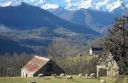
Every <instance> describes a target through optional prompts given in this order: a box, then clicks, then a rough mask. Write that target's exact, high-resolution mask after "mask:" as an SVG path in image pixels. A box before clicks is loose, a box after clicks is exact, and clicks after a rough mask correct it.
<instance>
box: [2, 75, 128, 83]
mask: <svg viewBox="0 0 128 83" xmlns="http://www.w3.org/2000/svg"><path fill="white" fill-rule="evenodd" d="M102 79H105V80H106V83H115V80H116V79H115V78H102ZM30 81H36V83H99V82H100V79H99V80H98V79H86V78H85V77H79V78H77V77H76V76H74V77H73V79H67V80H65V78H55V77H52V76H51V77H41V78H36V77H35V78H20V77H0V83H29V82H30ZM121 83H128V79H126V78H125V79H124V80H123V82H121Z"/></svg>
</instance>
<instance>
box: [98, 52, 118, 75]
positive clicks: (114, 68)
mask: <svg viewBox="0 0 128 83" xmlns="http://www.w3.org/2000/svg"><path fill="white" fill-rule="evenodd" d="M100 60H101V62H100V64H98V65H97V77H104V76H108V77H116V76H118V75H119V66H118V64H117V62H116V61H115V60H114V58H113V56H112V55H111V54H110V55H109V56H108V57H107V58H105V59H100Z"/></svg>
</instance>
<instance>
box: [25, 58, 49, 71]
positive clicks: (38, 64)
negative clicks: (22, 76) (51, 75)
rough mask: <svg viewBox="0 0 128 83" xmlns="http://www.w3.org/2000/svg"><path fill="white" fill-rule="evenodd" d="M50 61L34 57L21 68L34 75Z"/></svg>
mask: <svg viewBox="0 0 128 83" xmlns="http://www.w3.org/2000/svg"><path fill="white" fill-rule="evenodd" d="M49 60H50V59H48V58H45V57H39V56H34V57H33V58H32V59H31V60H30V61H29V62H28V63H27V64H26V65H25V66H24V67H23V68H25V69H26V70H27V71H28V72H31V73H35V72H37V71H38V70H39V69H40V68H42V67H43V66H44V65H45V64H46V63H47V62H48V61H49Z"/></svg>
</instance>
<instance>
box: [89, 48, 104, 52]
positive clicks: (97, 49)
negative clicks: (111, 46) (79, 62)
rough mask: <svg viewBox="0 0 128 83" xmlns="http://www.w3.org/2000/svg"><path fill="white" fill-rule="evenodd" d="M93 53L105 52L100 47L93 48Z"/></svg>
mask: <svg viewBox="0 0 128 83" xmlns="http://www.w3.org/2000/svg"><path fill="white" fill-rule="evenodd" d="M91 49H92V51H103V48H100V47H99V48H98V47H92V48H91Z"/></svg>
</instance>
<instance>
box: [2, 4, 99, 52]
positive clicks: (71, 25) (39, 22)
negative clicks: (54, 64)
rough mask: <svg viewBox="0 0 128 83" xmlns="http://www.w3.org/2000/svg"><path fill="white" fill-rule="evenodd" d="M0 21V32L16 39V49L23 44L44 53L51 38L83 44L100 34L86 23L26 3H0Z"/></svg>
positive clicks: (11, 38)
mask: <svg viewBox="0 0 128 83" xmlns="http://www.w3.org/2000/svg"><path fill="white" fill-rule="evenodd" d="M0 25H1V27H0V35H4V36H6V37H8V38H10V40H13V41H15V42H17V43H18V44H19V46H18V48H19V49H21V47H20V46H25V47H27V48H29V49H32V50H33V51H32V52H33V53H41V52H42V53H45V52H46V49H47V47H48V45H49V44H50V43H51V42H52V41H55V40H56V41H57V40H67V41H70V43H74V47H75V45H78V46H81V47H82V46H83V47H85V46H86V45H87V43H88V42H90V41H92V40H94V39H95V38H96V37H99V36H101V33H99V32H97V31H95V30H93V29H91V28H90V27H89V26H88V25H86V24H84V25H81V24H79V23H78V24H76V23H75V22H69V21H67V20H64V19H62V18H59V17H57V16H55V15H53V14H51V13H49V12H47V11H46V10H43V9H41V8H39V7H35V6H32V5H29V4H26V3H22V4H21V5H19V6H8V7H0ZM7 41H8V40H7ZM74 41H75V42H74ZM15 42H14V43H15ZM17 43H16V45H17ZM76 43H77V44H76ZM5 45H6V44H5ZM7 45H9V46H10V44H7ZM3 49H4V48H3ZM16 49H17V47H16ZM76 49H78V48H77V46H76Z"/></svg>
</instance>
